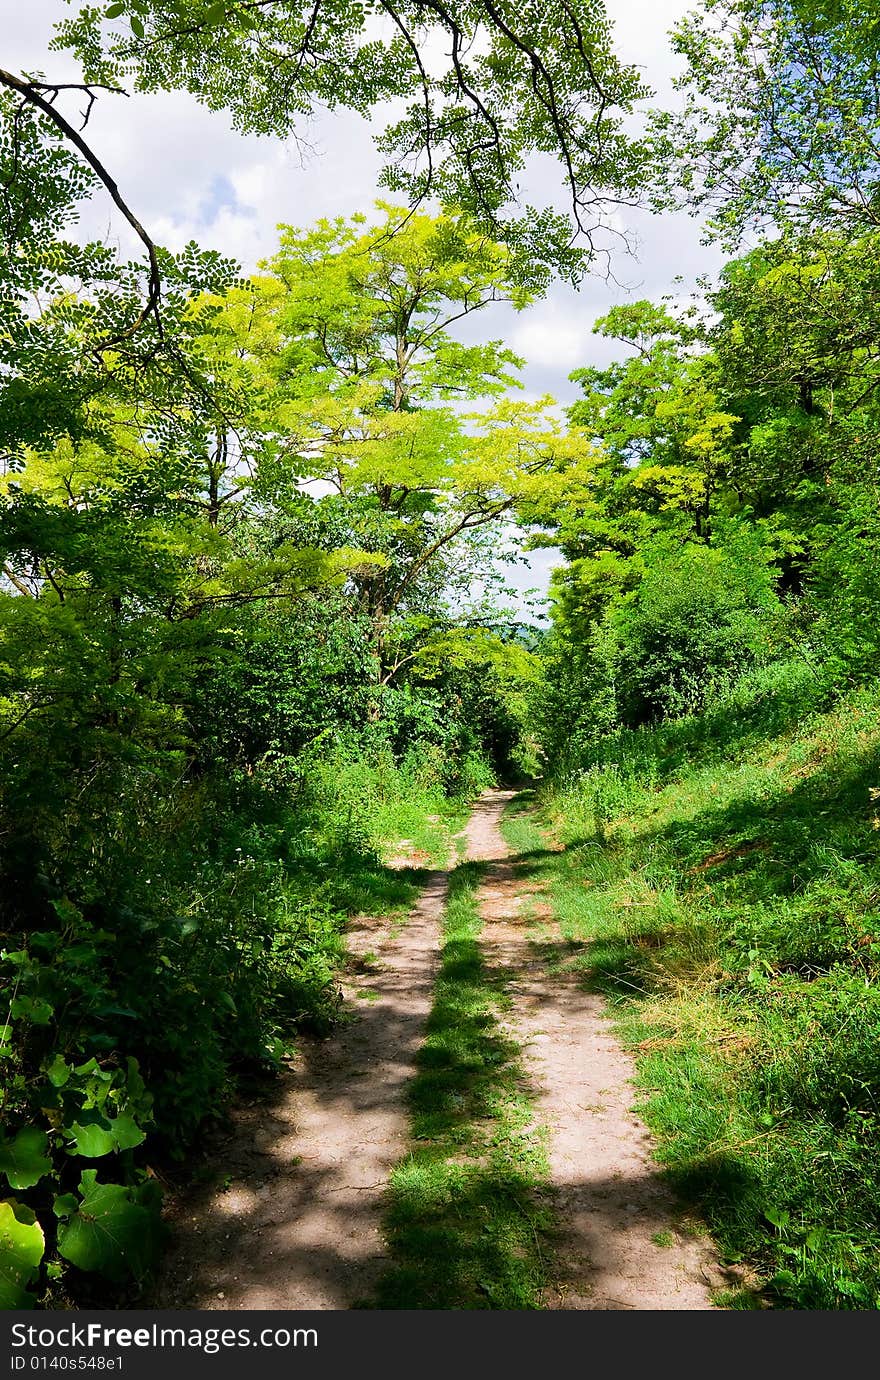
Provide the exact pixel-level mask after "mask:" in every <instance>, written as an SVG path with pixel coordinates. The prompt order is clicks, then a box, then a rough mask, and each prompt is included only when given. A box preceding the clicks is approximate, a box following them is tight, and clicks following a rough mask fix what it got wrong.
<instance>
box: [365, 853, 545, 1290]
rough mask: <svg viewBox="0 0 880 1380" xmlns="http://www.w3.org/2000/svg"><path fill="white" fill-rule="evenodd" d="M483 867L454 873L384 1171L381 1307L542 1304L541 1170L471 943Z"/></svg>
mask: <svg viewBox="0 0 880 1380" xmlns="http://www.w3.org/2000/svg"><path fill="white" fill-rule="evenodd" d="M483 872H484V868H483V866H482V865H480V864H476V863H461V864H460V865H459V866H458V867H457V868H456V869H455V870H454V872H453V873H452V877H451V881H450V889H449V899H448V904H447V909H446V915H445V933H444V941H445V942H444V947H443V953H442V963H441V969H440V973H439V977H438V981H437V987H436V994H435V1000H434V1007H433V1010H432V1012H431V1016H430V1019H429V1022H428V1028H427V1038H426V1041H425V1044H424V1046H423V1048H422V1051H421V1053H420V1056H419V1071H418V1074H417V1076H416V1078H415V1079H414V1081H413V1084H412V1088H411V1093H410V1107H411V1114H412V1136H413V1142H414V1144H413V1149H412V1150H411V1152H410V1154H409V1155H407V1157H406V1159H405V1160H403V1161H402V1162H401V1164H399V1165H398V1166H397V1168H396V1169H395V1171H394V1174H393V1176H392V1179H391V1185H390V1189H389V1205H388V1215H387V1233H388V1239H389V1244H390V1249H391V1256H392V1260H393V1262H394V1263H393V1265H392V1267H391V1268H390V1270H389V1271H388V1273H387V1275H386V1277H385V1279H384V1280H383V1282H382V1284H381V1286H380V1290H379V1294H378V1299H377V1306H378V1307H380V1308H394V1309H406V1308H410V1309H411V1308H433V1309H464V1308H493V1309H494V1308H497V1309H533V1308H538V1307H540V1291H541V1289H542V1287H543V1285H544V1284H545V1283H546V1280H545V1275H544V1257H543V1252H542V1235H543V1234H544V1233H545V1231H546V1229H547V1220H546V1214H545V1212H544V1210H543V1209H542V1208H541V1207H540V1206H539V1204H538V1203H537V1201H536V1198H535V1190H536V1189H537V1188H538V1187H539V1186H540V1184H541V1183H542V1182H543V1180H544V1178H545V1176H546V1164H545V1159H544V1154H543V1149H542V1147H541V1144H540V1142H539V1140H538V1138H537V1137H536V1135H535V1134H534V1133H533V1132H532V1130H531V1125H532V1113H531V1108H530V1104H529V1100H528V1097H527V1095H526V1092H525V1091H524V1076H523V1070H522V1066H521V1063H520V1051H519V1048H518V1046H517V1045H516V1044H515V1043H514V1042H513V1041H512V1040H511V1039H510V1037H509V1036H508V1035H507V1033H506V1032H505V1031H504V1030H503V1029H502V1027H501V1025H500V1023H499V1018H500V1016H501V1015H502V1013H503V1011H504V1008H505V997H504V992H503V989H502V988H501V986H500V985H499V984H498V982H497V980H495V979H494V978H493V976H492V974H491V973H490V972H489V971H488V970H487V968H486V966H485V964H484V962H483V959H482V956H481V953H480V948H479V933H480V927H481V922H480V917H479V914H478V909H477V902H476V892H477V888H478V886H479V883H480V880H481V878H482V875H483Z"/></svg>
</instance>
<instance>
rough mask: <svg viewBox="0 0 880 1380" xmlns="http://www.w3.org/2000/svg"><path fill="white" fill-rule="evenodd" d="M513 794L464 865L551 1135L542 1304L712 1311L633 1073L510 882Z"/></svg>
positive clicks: (708, 1284)
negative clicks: (549, 1243) (547, 1280)
mask: <svg viewBox="0 0 880 1380" xmlns="http://www.w3.org/2000/svg"><path fill="white" fill-rule="evenodd" d="M514 794H515V792H512V791H492V792H488V793H486V794H485V795H484V796H483V797H482V798H481V799H480V800H479V801H477V803H476V806H475V807H474V812H473V814H472V816H471V819H470V822H469V824H468V827H467V840H468V854H467V856H468V857H469V858H473V859H483V860H485V861H487V862H488V864H489V868H488V872H487V874H486V877H485V880H484V882H483V885H482V887H481V889H480V893H479V903H480V908H481V914H482V917H483V930H482V934H481V941H480V943H481V947H482V950H483V954H484V956H485V960H486V963H487V964H488V965H489V966H490V968H492V969H494V970H495V971H496V972H499V971H500V972H501V974H503V975H504V978H505V986H506V990H507V993H508V996H509V997H510V1000H511V1003H512V1004H511V1008H510V1012H509V1014H508V1018H507V1021H506V1024H508V1026H509V1027H510V1031H511V1034H512V1035H513V1036H514V1038H515V1039H516V1040H517V1041H518V1042H519V1043H520V1044H521V1045H522V1046H523V1062H524V1065H525V1068H526V1072H527V1075H528V1077H529V1081H530V1082H531V1083H532V1085H533V1100H534V1105H535V1113H536V1116H535V1120H536V1122H537V1123H538V1124H539V1125H541V1126H544V1127H546V1128H548V1135H549V1139H548V1146H547V1148H548V1159H549V1164H550V1181H551V1186H552V1193H553V1201H552V1206H553V1209H554V1212H555V1214H556V1216H557V1218H558V1223H559V1233H560V1234H559V1237H558V1243H557V1253H558V1255H557V1261H556V1265H555V1274H556V1276H557V1278H556V1279H555V1282H554V1288H553V1290H552V1291H551V1292H550V1294H549V1295H548V1297H547V1298H546V1300H545V1306H546V1307H547V1308H549V1309H567V1310H576V1309H595V1310H608V1309H610V1310H619V1309H628V1308H631V1309H638V1310H646V1309H647V1310H655V1309H656V1310H671V1309H677V1310H705V1309H711V1308H712V1306H713V1305H712V1301H711V1295H712V1293H713V1292H714V1291H715V1290H716V1289H718V1288H720V1287H721V1286H722V1285H723V1284H724V1282H725V1280H724V1277H723V1276H722V1274H721V1272H720V1270H719V1267H718V1262H717V1258H716V1257H715V1254H714V1251H713V1249H712V1247H711V1244H710V1242H709V1240H708V1238H707V1237H705V1236H702V1235H696V1236H695V1235H693V1234H691V1233H688V1232H683V1231H682V1229H681V1226H682V1214H681V1211H680V1209H678V1208H677V1205H676V1203H675V1200H674V1199H673V1197H672V1195H671V1193H670V1191H669V1189H668V1188H667V1186H666V1184H665V1183H664V1181H663V1179H662V1178H661V1177H660V1171H659V1169H658V1166H657V1165H656V1164H655V1163H654V1162H653V1160H652V1158H651V1142H650V1136H649V1133H648V1131H647V1129H646V1127H645V1126H644V1124H643V1123H642V1122H641V1121H640V1120H639V1118H638V1117H637V1116H636V1115H634V1113H633V1111H632V1110H631V1108H632V1102H633V1088H632V1078H633V1074H634V1066H633V1062H632V1060H631V1059H630V1058H629V1056H628V1055H627V1054H626V1053H625V1052H624V1051H623V1049H622V1048H621V1047H620V1045H619V1043H618V1042H617V1040H616V1039H615V1038H614V1035H613V1032H612V1030H611V1028H610V1025H609V1022H608V1020H607V1017H606V1015H605V1010H604V1002H603V1000H602V998H601V996H600V995H598V994H597V993H594V992H589V991H585V990H584V988H583V983H582V977H579V976H578V974H576V973H574V972H573V971H571V970H570V969H568V970H567V969H566V967H565V963H564V954H565V951H566V950H567V946H566V945H564V943H563V941H562V940H561V937H560V939H559V940H558V941H556V940H552V939H551V940H550V941H547V940H546V939H544V938H543V937H542V938H541V939H537V938H535V937H534V932H533V934H532V936H530V934H529V930H530V929H532V926H531V925H530V924H529V917H528V915H526V914H524V913H523V909H524V907H523V903H524V902H529V901H530V902H531V905H532V914H533V915H534V914H536V913H537V914H540V913H541V912H542V911H543V912H546V911H548V910H549V907H547V906H546V905H544V904H543V903H542V902H540V901H537V903H535V900H534V898H535V892H534V890H533V889H532V890H531V891H530V890H529V889H528V887H527V884H526V883H524V881H523V879H521V878H519V877H518V876H517V868H516V864H515V860H514V859H513V858H512V857H511V856H510V850H509V848H508V846H507V844H506V842H505V840H504V838H503V836H502V833H501V828H500V824H501V817H502V815H503V813H504V810H505V808H506V806H507V804H508V803H509V801H510V800H511V799H512V797H513V795H514ZM550 923H552V922H550V921H549V920H545V924H547V925H549V924H550ZM560 956H562V962H560V961H559V960H560ZM551 964H552V967H553V971H552V972H551V971H550V965H551Z"/></svg>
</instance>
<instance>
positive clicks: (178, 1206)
mask: <svg viewBox="0 0 880 1380" xmlns="http://www.w3.org/2000/svg"><path fill="white" fill-rule="evenodd" d="M447 884H448V876H447V873H446V872H443V871H436V872H432V873H430V874H429V876H428V880H427V883H426V885H425V887H424V890H423V891H422V894H421V897H420V899H419V901H418V903H417V905H416V906H415V908H414V910H413V911H412V913H411V914H410V916H409V919H408V920H407V921H406V923H405V924H403V925H400V926H393V925H390V924H389V922H388V921H387V920H371V919H364V920H362V921H361V922H360V924H359V926H357V927H355V928H353V929H351V930H349V933H348V936H347V939H348V947H349V951H350V953H351V954H352V956H353V957H354V958H355V959H357V957H358V956H361V957H363V955H370V961H369V962H368V963H367V964H363V965H361V966H363V967H364V968H366V971H365V972H364V973H362V974H360V975H358V977H357V979H356V981H355V982H353V983H351V984H347V988H346V992H345V996H346V998H347V1001H346V1006H347V1008H348V1010H349V1011H351V1013H352V1017H353V1018H352V1019H351V1020H350V1021H349V1022H348V1023H347V1024H344V1025H343V1026H341V1027H340V1028H339V1029H338V1030H337V1031H336V1032H335V1034H334V1035H333V1036H332V1037H331V1038H330V1039H326V1040H318V1039H309V1038H305V1037H304V1038H302V1039H301V1040H300V1041H298V1046H297V1048H298V1058H297V1060H296V1062H295V1064H294V1066H293V1068H292V1069H290V1070H289V1071H287V1072H286V1073H285V1074H284V1075H283V1077H282V1079H281V1081H280V1084H279V1083H277V1082H276V1083H275V1084H274V1085H273V1098H272V1100H271V1101H270V1102H269V1103H268V1104H267V1102H265V1101H264V1100H262V1099H257V1100H256V1101H254V1102H253V1103H251V1104H250V1105H239V1106H238V1107H237V1108H236V1109H235V1110H234V1112H233V1114H232V1122H231V1125H230V1127H229V1128H228V1130H227V1133H226V1135H225V1136H224V1137H223V1138H220V1137H218V1138H217V1139H216V1140H215V1142H214V1144H212V1145H210V1146H209V1147H208V1149H207V1154H206V1160H207V1163H208V1164H209V1165H210V1163H211V1162H212V1161H213V1163H214V1164H215V1165H218V1166H222V1172H223V1177H222V1178H221V1182H220V1185H219V1187H218V1186H217V1183H216V1177H214V1176H212V1177H214V1182H213V1183H212V1184H209V1185H204V1186H203V1187H202V1188H201V1189H198V1188H196V1189H193V1190H190V1191H188V1192H186V1193H184V1194H183V1195H182V1196H181V1197H180V1198H179V1199H178V1201H177V1202H176V1203H175V1204H174V1205H173V1207H172V1210H171V1213H170V1217H171V1226H172V1234H173V1240H172V1246H171V1250H170V1252H169V1254H168V1258H167V1265H166V1268H165V1271H164V1274H163V1279H162V1281H161V1285H160V1290H159V1299H158V1301H157V1305H156V1306H157V1307H164V1308H212V1309H231V1310H239V1309H255V1308H266V1309H277V1308H281V1309H325V1308H327V1309H340V1308H350V1307H352V1305H353V1304H355V1303H357V1302H359V1301H361V1300H363V1299H366V1298H367V1297H368V1296H369V1295H370V1293H371V1292H372V1290H373V1288H374V1286H375V1284H376V1282H377V1280H378V1278H379V1275H380V1274H381V1272H382V1269H383V1267H384V1265H385V1259H384V1254H383V1242H382V1236H381V1230H380V1228H381V1221H382V1209H383V1194H384V1190H385V1186H386V1184H387V1182H388V1176H389V1174H390V1172H391V1169H392V1168H393V1166H394V1165H395V1163H396V1162H397V1161H398V1160H399V1159H400V1158H401V1157H402V1156H403V1155H404V1154H405V1152H406V1149H407V1144H408V1139H407V1137H408V1119H407V1113H406V1101H405V1094H406V1087H407V1084H408V1083H409V1080H410V1079H411V1078H412V1076H413V1074H414V1072H415V1056H416V1053H417V1051H418V1048H419V1045H420V1044H421V1042H422V1032H423V1029H424V1024H425V1020H426V1018H427V1015H428V1012H429V1011H430V1009H431V997H432V989H433V984H434V975H435V970H436V964H437V955H438V952H439V937H440V922H441V919H442V915H443V906H444V903H445V899H446V888H447ZM374 955H375V958H374V957H373V956H374Z"/></svg>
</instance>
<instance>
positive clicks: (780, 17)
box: [654, 0, 880, 242]
mask: <svg viewBox="0 0 880 1380" xmlns="http://www.w3.org/2000/svg"><path fill="white" fill-rule="evenodd" d="M673 43H674V47H675V49H676V51H677V52H678V53H679V54H680V56H681V57H683V58H684V62H685V67H684V71H683V72H682V74H681V76H680V77H679V78H678V81H677V85H678V86H679V87H680V88H681V89H682V90H683V91H684V93H685V96H684V110H683V112H682V113H681V114H671V113H670V112H663V113H658V114H657V116H656V117H655V122H654V155H655V159H656V162H655V165H654V166H655V168H656V169H657V177H658V182H659V188H660V194H659V196H658V200H659V201H660V203H661V204H668V197H669V195H670V193H671V194H672V197H673V199H680V198H681V197H682V196H684V197H685V198H686V199H687V201H688V202H689V203H690V205H691V206H693V207H701V206H704V205H705V206H708V207H709V208H710V209H711V212H712V220H711V222H710V224H711V225H712V228H713V229H714V230H715V232H716V233H718V234H720V235H721V236H722V237H723V238H724V239H725V240H727V241H728V242H730V241H733V242H736V241H737V240H738V239H739V238H740V237H741V236H742V235H743V233H744V231H746V230H748V229H749V228H752V227H755V226H757V227H766V226H768V225H770V226H773V225H775V226H776V227H780V228H784V227H786V226H792V225H793V226H795V227H796V228H798V229H801V230H802V229H804V228H808V229H812V228H813V227H815V226H826V225H834V226H846V227H848V226H854V227H856V228H857V230H858V229H861V228H864V227H865V226H873V225H874V224H875V223H876V220H875V215H874V202H875V196H876V180H877V147H878V138H880V96H878V92H880V86H878V82H877V75H878V44H877V25H876V14H875V11H874V6H873V5H872V4H871V3H870V0H794V3H792V0H703V3H702V4H701V5H700V7H699V8H698V9H696V10H694V11H692V12H691V13H689V14H688V15H687V16H686V17H685V18H684V19H683V20H681V21H680V23H679V24H678V25H677V26H676V29H675V31H674V34H673ZM664 193H665V195H664Z"/></svg>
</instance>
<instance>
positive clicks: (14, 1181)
mask: <svg viewBox="0 0 880 1380" xmlns="http://www.w3.org/2000/svg"><path fill="white" fill-rule="evenodd" d="M48 1140H49V1138H48V1136H47V1135H46V1132H45V1131H40V1130H38V1128H37V1127H36V1126H22V1128H21V1130H20V1131H17V1132H16V1134H15V1135H14V1136H13V1138H12V1139H11V1140H4V1141H0V1173H3V1174H5V1175H6V1177H7V1179H8V1180H9V1186H10V1188H33V1186H34V1184H38V1183H39V1182H40V1180H41V1179H42V1177H43V1175H44V1174H48V1173H49V1170H50V1169H51V1168H52V1162H51V1160H50V1159H49V1157H48V1155H47V1154H46V1146H47V1144H48Z"/></svg>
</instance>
